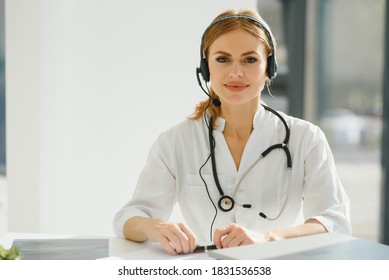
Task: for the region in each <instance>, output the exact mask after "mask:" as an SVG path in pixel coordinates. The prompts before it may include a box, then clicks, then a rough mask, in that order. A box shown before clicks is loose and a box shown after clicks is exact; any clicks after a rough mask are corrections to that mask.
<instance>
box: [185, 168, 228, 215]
mask: <svg viewBox="0 0 389 280" xmlns="http://www.w3.org/2000/svg"><path fill="white" fill-rule="evenodd" d="M202 177H203V179H201V177H200V175H186V177H185V187H184V192H183V195H184V200H185V201H186V203H187V204H188V206H189V205H190V207H192V209H196V210H197V211H198V213H204V214H205V215H207V214H208V215H209V213H210V212H209V211H211V213H213V212H214V211H212V209H214V207H213V205H212V202H213V203H215V204H217V201H218V199H219V197H220V194H219V191H218V189H217V187H216V184H215V180H214V178H213V176H212V175H207V174H204V175H202ZM203 180H204V181H205V183H204V181H203ZM219 182H220V184H221V185H222V186H223V185H224V183H225V179H224V176H220V175H219ZM211 199H212V202H211Z"/></svg>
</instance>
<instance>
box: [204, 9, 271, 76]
mask: <svg viewBox="0 0 389 280" xmlns="http://www.w3.org/2000/svg"><path fill="white" fill-rule="evenodd" d="M225 19H246V20H248V21H251V22H253V23H255V24H256V25H257V26H259V27H260V28H261V29H262V30H263V31H264V32H265V34H266V37H267V39H268V41H269V44H270V48H271V55H269V56H268V57H267V69H266V71H267V76H268V77H269V79H273V78H274V77H275V76H276V75H277V68H278V65H277V59H276V54H275V51H274V44H273V40H272V36H271V34H270V31H269V30H268V29H267V28H266V26H265V24H264V23H262V22H261V21H260V20H259V19H258V18H256V17H253V16H250V15H245V14H232V15H226V16H222V17H219V18H217V19H215V20H214V21H213V22H212V23H211V24H210V25H209V26H208V27H207V29H206V30H205V32H204V34H203V36H202V38H201V46H200V67H198V68H196V74H197V79H198V81H199V83H200V79H199V74H201V76H202V78H203V80H204V81H205V82H209V81H210V80H211V77H210V74H209V68H208V62H207V59H206V57H205V53H204V37H205V35H206V34H207V33H208V31H209V29H211V28H212V27H213V26H214V25H215V24H216V23H218V22H221V21H223V20H225Z"/></svg>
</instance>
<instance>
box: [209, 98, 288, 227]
mask: <svg viewBox="0 0 389 280" xmlns="http://www.w3.org/2000/svg"><path fill="white" fill-rule="evenodd" d="M262 106H263V107H264V108H265V109H266V110H267V111H270V112H272V113H273V114H275V115H276V116H277V117H278V118H279V119H280V120H281V122H282V123H283V124H284V126H285V131H286V133H285V139H284V141H283V142H282V143H278V144H274V145H272V146H270V147H269V148H267V149H266V150H265V151H264V152H263V153H262V154H261V155H260V156H259V157H258V159H257V160H255V161H254V162H253V163H252V164H251V165H250V167H249V168H247V170H246V171H245V172H244V173H243V175H242V176H240V179H239V181H237V182H236V183H235V186H234V190H233V194H232V197H231V196H226V195H225V194H224V191H223V188H222V187H221V185H220V182H219V177H218V175H217V168H216V159H215V146H216V142H215V139H214V138H213V128H212V124H213V122H212V117H210V120H209V126H208V129H209V131H208V132H209V133H208V136H209V145H210V150H211V163H212V173H213V177H214V180H215V184H216V187H217V189H218V191H219V194H220V196H221V198H220V200H219V203H218V205H219V209H220V210H222V211H224V212H228V211H230V210H232V208H233V206H234V204H237V205H240V206H242V204H239V203H237V202H235V200H234V198H235V196H236V193H237V191H238V189H239V186H240V183H241V182H242V180H243V179H244V178H245V176H246V175H247V174H248V172H250V170H251V169H252V168H253V167H254V166H255V165H257V164H258V163H259V162H260V161H261V160H262V159H263V158H265V157H266V156H267V155H268V154H269V153H270V152H271V151H273V150H274V149H282V150H284V152H285V154H286V160H287V170H288V187H287V193H286V199H285V202H284V204H283V206H282V208H281V211H280V212H279V213H278V215H276V216H275V217H273V218H272V217H267V216H266V215H265V214H263V212H261V213H260V214H259V215H260V216H261V217H262V218H264V219H268V220H276V219H278V218H279V217H280V216H281V214H282V212H283V211H284V209H285V207H286V204H287V201H288V198H289V192H290V188H291V170H292V158H291V154H290V151H289V148H288V142H289V138H290V129H289V127H288V124H287V123H286V121H285V119H284V118H283V117H282V116H281V115H280V114H279V113H278V112H277V111H275V110H274V109H272V108H270V107H268V106H265V105H262ZM223 199H224V200H225V199H227V200H230V201H231V203H232V206H231V207H229V208H227V209H225V208H223V207H222V206H221V201H222V200H223ZM250 207H251V206H250ZM250 207H246V208H250Z"/></svg>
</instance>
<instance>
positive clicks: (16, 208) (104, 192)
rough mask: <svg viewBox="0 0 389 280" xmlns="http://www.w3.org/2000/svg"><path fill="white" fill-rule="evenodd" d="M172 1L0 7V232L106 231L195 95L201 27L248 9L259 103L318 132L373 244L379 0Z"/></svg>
mask: <svg viewBox="0 0 389 280" xmlns="http://www.w3.org/2000/svg"><path fill="white" fill-rule="evenodd" d="M182 2H184V1H178V0H177V1H173V0H171V1H157V0H154V1H152V0H149V1H124V0H98V1H92V0H78V1H76V0H67V1H65V0H50V1H49V0H40V1H39V0H31V1H23V0H12V1H11V0H9V1H7V0H5V1H4V0H0V13H1V14H0V16H1V22H0V234H2V233H5V232H7V231H23V232H45V233H63V234H87V235H112V230H111V221H112V218H113V215H114V214H115V213H116V211H117V210H118V209H119V208H120V207H121V206H122V205H123V204H124V203H125V202H126V201H127V200H128V199H129V198H130V197H131V195H132V192H133V190H134V187H135V184H136V181H137V177H138V175H139V173H140V171H141V169H142V168H143V165H144V163H145V160H146V156H147V153H148V150H149V148H150V145H151V144H152V143H153V142H154V140H155V139H156V137H157V135H158V134H159V133H160V132H162V131H164V130H166V129H168V128H169V127H170V126H172V125H174V124H176V123H178V122H180V121H182V120H183V119H184V118H185V117H186V116H188V115H189V114H190V113H191V112H192V110H193V108H194V106H195V104H196V103H197V102H198V101H199V100H201V99H203V98H204V96H203V95H202V91H201V90H200V89H199V88H198V85H197V81H196V78H195V68H196V67H197V66H198V63H199V57H198V53H199V47H200V39H201V35H202V33H203V31H204V30H205V28H206V27H207V26H208V24H209V23H210V22H211V21H212V19H213V18H214V17H215V16H216V15H217V14H219V13H220V12H222V11H224V10H226V9H230V8H256V9H257V10H258V11H259V12H260V14H261V15H262V16H263V18H264V19H265V20H266V21H267V22H268V24H269V25H270V27H271V28H272V30H273V33H274V35H275V37H276V40H277V49H278V51H277V59H278V63H279V71H278V75H277V77H276V79H275V80H274V82H273V84H272V86H271V95H269V94H268V93H266V92H264V93H263V94H262V96H263V99H264V100H265V102H267V103H268V104H269V105H271V106H272V107H274V108H276V109H277V110H281V111H284V112H286V113H288V114H291V115H293V116H296V117H300V118H304V119H307V120H309V121H311V122H313V123H315V124H317V125H319V126H320V127H321V128H322V129H323V131H324V132H325V133H326V135H327V138H328V141H329V143H330V146H331V148H332V150H333V153H334V157H335V160H336V164H337V168H338V172H339V176H340V178H341V180H342V182H343V185H344V187H345V189H346V191H347V193H348V195H349V197H350V200H351V214H352V225H353V235H355V236H357V237H361V238H365V239H369V240H374V241H381V242H383V241H384V236H385V234H386V235H389V234H388V233H385V229H386V227H389V223H387V222H385V221H386V220H385V219H387V218H386V217H387V216H388V214H387V213H389V208H388V207H387V206H386V204H385V197H384V196H383V195H386V191H385V188H387V186H386V185H387V183H386V181H385V176H384V174H385V173H384V172H385V169H384V168H385V166H383V164H382V163H383V155H384V154H385V153H388V150H387V148H386V147H385V145H383V143H382V141H383V140H382V139H383V131H384V129H383V127H384V126H383V124H384V122H383V120H384V117H383V116H384V115H385V114H384V110H383V108H384V107H383V106H384V96H387V95H388V94H389V93H388V92H386V93H385V91H384V83H385V79H384V77H385V76H384V75H385V72H384V71H385V67H387V66H386V65H385V63H384V62H385V59H386V58H385V52H386V53H388V50H387V49H388V48H389V45H386V46H385V32H386V34H387V31H386V29H385V28H388V27H385V24H386V17H387V15H386V14H385V11H387V10H388V8H387V7H386V1H384V0H341V1H338V0H310V1H308V0H257V1H254V0H251V1H249V0H247V1H237V0H236V1H232V0H230V1H217V0H213V1H208V0H199V1H191V2H189V1H185V3H182ZM386 75H388V73H387V72H386ZM386 79H388V78H386ZM386 98H387V97H386ZM386 121H387V120H386ZM384 139H386V138H384ZM381 201H382V202H381ZM172 219H180V213H179V211H178V209H175V212H174V214H173V216H172ZM386 240H388V241H386V242H389V238H387V239H386Z"/></svg>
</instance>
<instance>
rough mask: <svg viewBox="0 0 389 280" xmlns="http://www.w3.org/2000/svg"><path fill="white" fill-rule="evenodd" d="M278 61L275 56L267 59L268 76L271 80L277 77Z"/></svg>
mask: <svg viewBox="0 0 389 280" xmlns="http://www.w3.org/2000/svg"><path fill="white" fill-rule="evenodd" d="M277 68H278V67H277V60H276V58H275V56H274V55H273V54H272V55H269V56H268V57H267V76H268V77H269V79H273V78H274V77H275V76H276V75H277Z"/></svg>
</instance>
